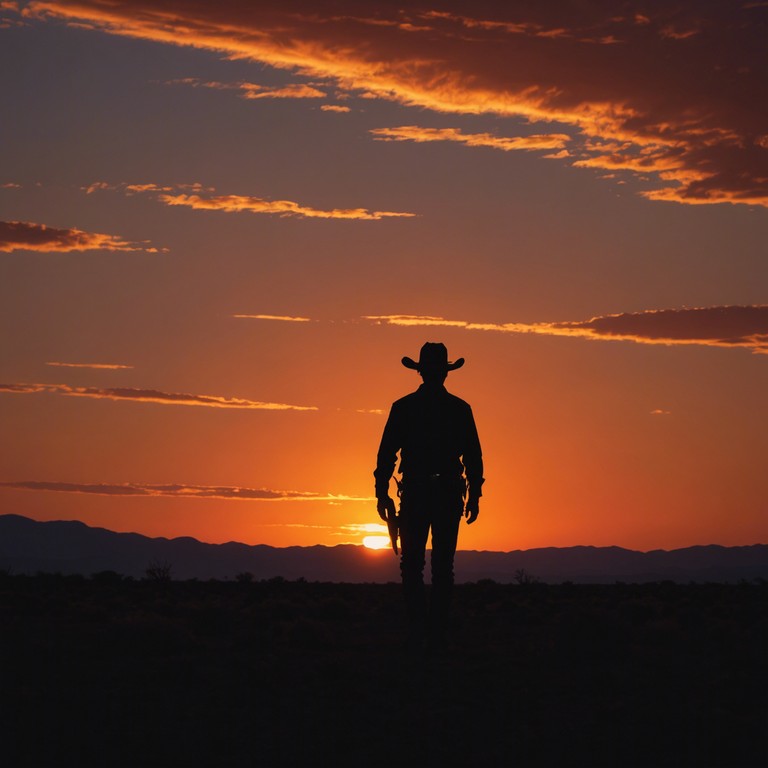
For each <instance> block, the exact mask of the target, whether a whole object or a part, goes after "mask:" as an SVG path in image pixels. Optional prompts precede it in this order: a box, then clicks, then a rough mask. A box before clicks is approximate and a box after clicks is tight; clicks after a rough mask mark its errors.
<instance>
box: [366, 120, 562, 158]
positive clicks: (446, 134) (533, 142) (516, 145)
mask: <svg viewBox="0 0 768 768" xmlns="http://www.w3.org/2000/svg"><path fill="white" fill-rule="evenodd" d="M370 133H372V134H373V135H374V136H375V137H376V139H377V140H378V141H415V142H426V141H457V142H459V143H461V144H466V145H467V146H468V147H491V148H493V149H502V150H504V151H505V152H509V151H510V150H513V149H525V150H532V149H562V148H563V147H564V146H565V144H566V142H568V141H570V138H571V137H570V136H568V135H566V134H564V133H551V134H534V135H532V136H514V137H503V136H493V135H491V134H490V133H462V132H461V129H459V128H421V127H419V126H418V125H401V126H399V127H397V128H374V129H372V130H371V131H370Z"/></svg>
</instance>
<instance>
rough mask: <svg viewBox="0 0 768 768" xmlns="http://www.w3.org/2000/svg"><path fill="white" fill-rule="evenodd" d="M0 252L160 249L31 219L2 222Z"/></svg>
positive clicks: (154, 251) (148, 251)
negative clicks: (38, 222) (47, 224)
mask: <svg viewBox="0 0 768 768" xmlns="http://www.w3.org/2000/svg"><path fill="white" fill-rule="evenodd" d="M0 251H3V252H5V253H10V252H12V251H38V252H41V253H68V252H70V251H146V252H147V253H157V252H158V249H157V248H153V247H151V246H150V245H149V244H148V243H136V242H130V241H128V240H124V239H123V238H121V237H118V236H117V235H104V234H101V233H98V232H85V231H83V230H82V229H73V228H65V229H61V228H57V227H49V226H46V225H45V224H35V223H32V222H29V221H0Z"/></svg>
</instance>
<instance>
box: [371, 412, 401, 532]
mask: <svg viewBox="0 0 768 768" xmlns="http://www.w3.org/2000/svg"><path fill="white" fill-rule="evenodd" d="M398 421H399V420H398V418H397V415H396V409H395V406H394V405H393V406H392V408H391V409H390V412H389V418H388V419H387V423H386V425H385V427H384V433H383V434H382V436H381V443H380V444H379V452H378V454H377V456H376V469H375V470H374V472H373V476H374V478H375V479H376V511H377V512H378V513H379V517H380V518H381V519H382V520H387V518H388V515H394V514H395V502H394V501H393V499H392V498H391V497H390V495H389V481H390V479H391V477H392V474H393V473H394V471H395V463H396V462H397V452H398V451H399V450H400V445H399V442H400V440H399V437H398V432H399V430H398V426H397V425H398Z"/></svg>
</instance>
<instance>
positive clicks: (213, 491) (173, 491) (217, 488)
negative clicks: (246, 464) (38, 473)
mask: <svg viewBox="0 0 768 768" xmlns="http://www.w3.org/2000/svg"><path fill="white" fill-rule="evenodd" d="M0 488H10V489H14V490H22V491H52V492H58V493H88V494H95V495H97V496H121V497H124V496H142V497H153V496H163V497H168V496H175V497H183V498H185V499H224V500H228V501H330V502H334V503H338V502H342V501H372V500H373V499H372V498H369V497H363V496H360V497H358V496H345V495H343V494H333V493H316V492H313V491H274V490H269V489H267V488H242V487H239V486H227V485H183V484H178V483H175V484H168V485H145V484H142V483H115V484H110V483H59V482H46V481H38V480H24V481H19V482H4V483H0Z"/></svg>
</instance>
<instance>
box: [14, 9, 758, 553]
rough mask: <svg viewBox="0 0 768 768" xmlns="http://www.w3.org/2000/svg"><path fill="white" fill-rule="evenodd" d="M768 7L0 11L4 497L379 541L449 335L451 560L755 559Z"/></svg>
mask: <svg viewBox="0 0 768 768" xmlns="http://www.w3.org/2000/svg"><path fill="white" fill-rule="evenodd" d="M767 24H768V5H766V4H765V3H753V2H732V1H731V0H715V2H711V3H707V4H701V3H697V2H694V0H672V1H671V2H669V3H656V4H654V3H651V4H649V3H640V2H630V3H629V4H628V5H626V4H624V5H621V6H620V7H619V6H617V5H616V4H615V3H611V2H609V1H608V0H605V2H596V3H589V4H573V3H565V2H560V0H558V1H556V2H550V3H539V4H533V3H518V2H511V3H503V2H490V3H485V4H482V5H481V6H477V7H475V6H473V5H472V4H469V3H465V4H463V5H462V4H456V3H452V2H447V1H446V0H441V2H436V3H422V2H417V3H407V4H405V5H404V6H403V7H402V8H401V7H399V6H396V5H392V4H390V3H384V2H378V1H377V0H362V2H359V1H356V2H351V0H341V2H339V3H335V4H334V5H333V12H332V13H331V12H326V11H324V10H323V8H322V6H319V5H317V4H313V3H307V2H304V1H303V0H285V1H283V2H280V3H278V2H263V3H243V2H240V1H239V0H222V1H221V2H216V3H191V2H187V1H186V0H140V1H139V2H130V3H129V2H123V1H122V0H114V1H113V0H109V2H107V0H81V1H79V2H77V3H67V2H58V1H56V0H45V1H41V0H32V1H29V2H27V1H20V2H15V1H14V2H1V3H0V41H1V44H0V63H1V64H2V65H3V66H1V67H0V83H2V87H3V90H4V94H5V102H6V104H7V105H8V110H7V111H8V114H9V118H8V119H7V120H6V121H5V122H4V128H3V131H4V133H3V141H2V142H0V157H1V158H2V162H1V163H0V328H2V354H1V355H0V423H2V425H3V435H4V440H3V441H2V443H0V513H16V514H21V515H27V516H29V517H33V518H35V519H38V520H55V519H71V520H81V521H83V522H86V523H87V524H89V525H94V526H99V527H103V528H108V529H111V530H117V531H136V532H139V533H143V534H146V535H151V536H166V537H175V536H193V537H196V538H199V539H201V540H204V541H208V542H214V543H223V542H227V541H240V542H245V543H248V544H270V545H274V546H293V545H301V546H311V545H315V544H322V545H326V546H333V545H337V544H356V545H364V546H365V547H367V548H370V549H386V548H389V547H390V546H391V545H390V540H389V536H388V534H387V530H386V526H383V525H381V521H380V519H379V517H378V515H377V513H376V505H375V500H374V498H373V492H374V489H373V476H372V472H373V468H374V463H375V455H376V449H377V447H378V442H379V439H380V436H381V432H382V429H383V427H384V423H385V420H386V416H387V413H388V411H389V407H390V405H391V403H392V402H393V401H394V400H396V399H397V398H399V397H401V396H403V395H405V394H406V393H408V392H410V391H412V390H413V389H415V388H416V387H417V386H418V384H419V383H420V380H419V377H418V376H417V375H416V374H415V373H414V372H412V371H409V370H407V369H406V368H404V367H403V366H402V365H401V363H400V360H401V358H402V357H403V356H404V355H407V356H410V357H415V356H417V355H418V351H419V348H420V347H421V345H422V344H423V343H424V342H425V341H442V342H444V343H445V344H446V345H447V347H448V354H449V356H450V359H456V358H458V357H464V358H466V361H467V362H466V365H465V366H464V367H463V368H462V369H461V370H457V371H455V372H452V373H450V375H449V376H448V380H447V387H448V389H449V390H450V391H452V392H454V393H455V394H456V395H458V396H460V397H462V398H464V399H466V400H467V401H468V402H470V403H471V405H472V408H473V411H474V414H475V419H476V422H477V426H478V430H479V433H480V438H481V442H482V445H483V449H484V457H485V474H486V478H487V480H486V484H485V486H484V496H483V499H482V503H481V509H480V517H479V519H478V521H477V523H476V524H473V525H472V526H471V527H470V526H466V525H464V524H462V527H461V532H460V536H459V548H461V549H476V550H503V551H508V550H513V549H526V548H533V547H547V546H571V545H578V544H584V545H596V546H598V545H599V546H609V545H618V546H623V547H629V548H634V549H643V550H648V549H655V548H664V549H669V548H674V547H683V546H690V545H695V544H722V545H740V544H753V543H759V542H760V543H765V542H768V527H767V526H766V522H765V512H766V510H765V499H766V498H768V474H766V472H765V467H764V464H765V456H766V455H767V454H768V431H766V429H765V423H766V417H767V416H768V401H767V400H766V394H765V393H766V392H768V293H767V292H766V286H768V260H766V255H767V254H766V245H765V244H766V242H768V228H767V226H768V210H766V209H767V208H768V124H766V121H765V116H764V109H763V108H762V104H763V101H764V99H765V92H766V82H765V77H766V75H765V67H764V58H765V30H766V25H767ZM179 406H186V407H179ZM376 556H377V555H374V554H373V553H370V557H376ZM381 556H382V557H383V556H384V554H382V555H381ZM392 557H394V555H392Z"/></svg>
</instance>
